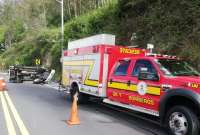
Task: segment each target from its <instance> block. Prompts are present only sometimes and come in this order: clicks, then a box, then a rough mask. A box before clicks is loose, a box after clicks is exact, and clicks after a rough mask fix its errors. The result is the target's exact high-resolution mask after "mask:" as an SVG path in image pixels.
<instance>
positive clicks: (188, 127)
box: [166, 106, 199, 135]
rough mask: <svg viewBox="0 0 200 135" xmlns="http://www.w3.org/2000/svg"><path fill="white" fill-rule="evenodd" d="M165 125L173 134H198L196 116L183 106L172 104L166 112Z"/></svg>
mask: <svg viewBox="0 0 200 135" xmlns="http://www.w3.org/2000/svg"><path fill="white" fill-rule="evenodd" d="M166 126H167V128H168V129H169V130H170V133H171V134H173V135H198V133H199V120H198V117H197V116H196V114H195V113H194V112H193V111H192V110H191V109H189V108H187V107H185V106H174V107H173V108H171V109H170V110H169V111H168V112H167V115H166Z"/></svg>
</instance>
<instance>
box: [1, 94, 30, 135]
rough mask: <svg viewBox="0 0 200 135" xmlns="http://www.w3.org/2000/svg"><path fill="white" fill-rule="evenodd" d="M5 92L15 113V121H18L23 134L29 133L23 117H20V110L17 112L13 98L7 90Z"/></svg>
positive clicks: (27, 134)
mask: <svg viewBox="0 0 200 135" xmlns="http://www.w3.org/2000/svg"><path fill="white" fill-rule="evenodd" d="M4 94H5V97H6V100H7V102H8V105H9V106H10V109H11V112H12V113H13V116H14V118H15V121H16V122H17V125H18V127H19V130H20V132H21V134H22V135H29V132H28V130H27V128H26V127H25V125H24V123H23V121H22V119H21V118H20V116H19V114H18V112H17V110H16V108H15V106H14V104H13V102H12V100H11V99H10V97H9V95H8V93H7V91H5V92H4Z"/></svg>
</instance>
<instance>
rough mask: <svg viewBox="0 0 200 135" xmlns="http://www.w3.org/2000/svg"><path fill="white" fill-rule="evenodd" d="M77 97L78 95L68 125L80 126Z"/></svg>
mask: <svg viewBox="0 0 200 135" xmlns="http://www.w3.org/2000/svg"><path fill="white" fill-rule="evenodd" d="M77 95H78V93H76V94H75V95H74V99H73V103H72V109H71V114H70V118H69V120H68V121H67V124H68V125H79V124H80V120H79V117H78V107H77V100H78V97H77Z"/></svg>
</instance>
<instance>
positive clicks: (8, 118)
mask: <svg viewBox="0 0 200 135" xmlns="http://www.w3.org/2000/svg"><path fill="white" fill-rule="evenodd" d="M0 99H1V103H2V108H3V112H4V117H5V121H6V126H7V130H8V134H9V135H16V130H15V127H14V124H13V121H12V119H11V115H10V113H9V109H8V105H7V103H6V100H5V98H4V96H3V92H0Z"/></svg>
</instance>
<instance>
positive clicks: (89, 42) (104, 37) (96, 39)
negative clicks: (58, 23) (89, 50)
mask: <svg viewBox="0 0 200 135" xmlns="http://www.w3.org/2000/svg"><path fill="white" fill-rule="evenodd" d="M101 44H106V45H113V46H114V45H115V36H114V35H110V34H100V35H95V36H91V37H87V38H83V39H79V40H75V41H70V42H68V50H71V49H76V48H82V47H88V46H95V45H101Z"/></svg>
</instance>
